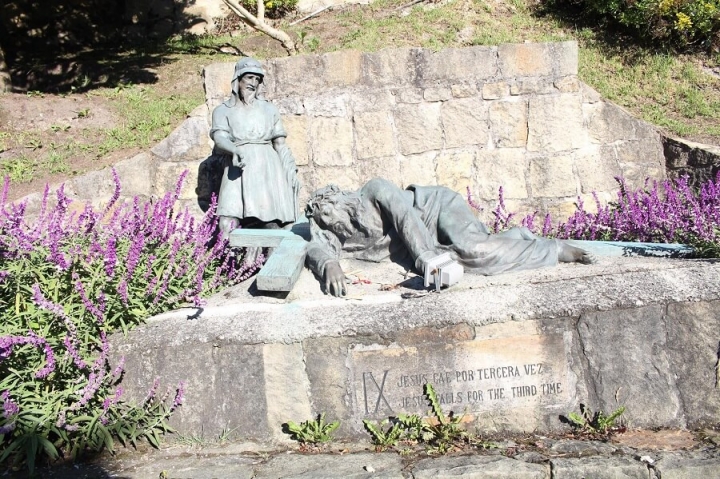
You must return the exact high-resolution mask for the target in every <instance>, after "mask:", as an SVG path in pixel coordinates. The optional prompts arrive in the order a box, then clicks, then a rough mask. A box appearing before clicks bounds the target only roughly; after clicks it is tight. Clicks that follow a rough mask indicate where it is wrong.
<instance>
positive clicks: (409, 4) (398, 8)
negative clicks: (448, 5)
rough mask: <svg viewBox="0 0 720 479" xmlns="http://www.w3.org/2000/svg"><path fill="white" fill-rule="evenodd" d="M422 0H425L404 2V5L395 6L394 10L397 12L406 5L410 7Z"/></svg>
mask: <svg viewBox="0 0 720 479" xmlns="http://www.w3.org/2000/svg"><path fill="white" fill-rule="evenodd" d="M424 1H425V0H412V2H410V3H406V4H405V5H402V6H399V7H397V8H396V9H395V11H396V12H397V11H399V10H403V9H405V8H407V7H412V6H413V5H416V4H418V3H422V2H424Z"/></svg>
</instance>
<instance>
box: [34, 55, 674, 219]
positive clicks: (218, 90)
mask: <svg viewBox="0 0 720 479" xmlns="http://www.w3.org/2000/svg"><path fill="white" fill-rule="evenodd" d="M577 61H578V51H577V44H576V43H575V42H561V43H537V44H535V43H526V44H513V45H510V44H507V45H500V46H497V47H490V46H487V47H486V46H478V47H468V48H459V49H446V50H442V51H439V52H434V51H431V50H427V49H421V48H400V49H388V50H382V51H380V52H375V53H362V52H358V51H343V52H333V53H327V54H324V55H302V56H296V57H285V58H278V59H272V60H268V61H266V62H264V66H265V68H266V72H267V75H266V77H265V83H264V94H265V96H266V97H267V98H268V99H269V100H271V101H273V103H274V104H276V105H277V106H278V108H279V109H280V111H281V113H282V115H283V121H284V123H285V127H286V130H287V131H288V143H289V145H290V148H291V149H292V151H293V153H294V155H295V158H296V160H297V164H298V167H299V172H300V177H301V181H302V183H303V189H302V191H301V198H300V200H301V204H302V202H304V201H305V200H306V199H307V198H308V196H309V194H310V193H311V192H312V191H313V190H315V189H316V188H320V187H322V186H325V185H326V184H328V183H335V184H337V185H339V186H340V187H342V188H348V189H354V188H358V187H359V186H361V185H362V184H364V183H365V182H366V181H368V180H369V179H371V178H373V177H378V176H380V177H384V178H387V179H389V180H391V181H393V182H394V183H396V184H397V185H399V186H401V187H406V186H407V185H409V184H411V183H417V184H426V185H433V184H441V185H446V186H448V187H450V188H452V189H454V190H456V191H458V192H460V193H462V194H465V192H466V189H467V188H468V187H469V188H470V190H471V191H472V192H473V194H474V195H475V199H476V200H477V201H478V202H479V203H481V204H482V203H484V204H485V207H486V208H487V209H491V208H492V207H493V206H494V204H495V200H496V199H497V193H498V188H499V187H500V186H502V187H503V189H504V196H505V199H506V204H507V205H508V208H509V209H511V210H515V211H518V212H532V211H538V212H540V213H545V212H550V213H552V214H553V215H554V216H556V217H558V216H559V217H563V218H564V217H567V215H568V214H570V213H572V212H573V211H574V208H575V206H574V204H575V202H576V200H577V197H578V196H580V197H582V198H583V199H585V200H589V199H590V195H591V193H592V192H593V191H596V192H598V193H599V196H600V199H601V200H610V199H612V198H613V196H614V192H615V191H616V189H617V184H616V182H615V180H614V177H616V176H623V177H625V178H626V180H627V181H628V183H629V184H630V185H641V184H642V182H643V181H644V179H645V178H646V177H651V178H655V179H663V178H665V161H664V157H663V145H662V141H661V137H660V135H659V133H658V132H657V131H656V130H655V129H654V128H653V127H652V126H650V125H648V124H646V123H644V122H642V121H640V120H637V119H635V118H633V117H632V116H630V115H629V114H627V113H626V112H625V111H624V110H622V109H621V108H620V107H618V106H616V105H614V104H612V103H610V102H607V101H604V100H603V99H602V98H601V97H600V95H599V94H598V93H597V92H595V91H593V90H592V89H591V88H590V87H588V86H587V85H585V84H583V83H582V82H580V81H579V80H578V78H577ZM233 66H234V64H233V63H218V64H213V65H209V66H208V67H207V68H205V71H204V77H205V90H206V104H205V105H201V106H199V107H198V108H197V109H195V110H194V111H193V112H192V113H191V114H190V116H189V118H188V119H187V120H186V121H185V122H184V123H183V124H181V125H180V126H179V127H178V128H177V129H176V130H175V131H173V132H172V133H171V134H170V136H168V137H167V138H166V139H165V140H163V141H162V142H160V143H159V144H157V145H156V146H155V147H153V148H152V149H151V150H150V151H149V152H146V153H142V154H140V155H138V156H136V157H134V158H131V159H128V160H126V161H124V162H121V163H119V164H118V165H117V166H116V167H117V169H118V171H119V173H120V176H121V179H122V183H123V197H124V198H129V197H132V196H134V195H140V196H142V197H153V196H155V197H157V196H161V195H163V194H164V193H165V192H167V191H170V190H171V189H173V188H174V185H175V182H176V179H177V177H178V176H179V175H180V173H181V172H182V171H184V170H189V172H190V174H189V177H188V181H187V182H186V184H185V187H184V188H183V190H182V192H181V196H180V199H181V202H183V203H184V204H185V205H187V206H189V207H191V208H193V209H194V211H196V212H197V213H198V214H199V213H200V212H201V211H200V208H199V207H198V195H197V193H196V188H197V187H198V173H199V171H201V173H200V185H199V188H198V190H197V191H198V192H201V193H202V192H203V191H206V190H208V189H211V188H212V187H213V186H214V184H215V183H216V181H217V175H218V172H217V170H216V169H215V168H214V165H213V164H212V163H211V162H204V160H205V159H207V158H208V156H209V154H210V152H211V149H212V142H211V141H210V139H209V137H208V131H209V115H210V112H211V111H212V109H213V108H214V107H215V106H217V105H218V104H219V103H221V102H222V101H223V99H224V98H226V97H227V96H228V95H229V90H230V78H231V76H232V72H233ZM201 164H202V168H201V167H200V165H201ZM66 189H68V190H69V191H70V192H71V193H73V194H74V195H75V196H76V197H77V198H79V199H82V200H91V201H92V202H94V203H98V204H100V203H103V202H106V201H107V200H108V199H109V198H110V195H111V193H112V176H111V173H110V171H109V170H103V171H99V172H93V173H90V174H88V175H86V176H85V177H82V178H75V179H73V180H72V181H71V182H70V184H69V185H68V187H67V188H66ZM39 201H40V195H39V194H38V195H33V196H32V197H31V198H30V203H31V206H32V204H39ZM586 204H593V202H592V201H586ZM31 210H32V208H31Z"/></svg>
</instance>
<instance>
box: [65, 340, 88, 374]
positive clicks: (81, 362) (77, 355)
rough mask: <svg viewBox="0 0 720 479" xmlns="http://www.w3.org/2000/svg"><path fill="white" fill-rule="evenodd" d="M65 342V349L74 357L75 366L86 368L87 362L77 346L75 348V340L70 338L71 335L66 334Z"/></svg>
mask: <svg viewBox="0 0 720 479" xmlns="http://www.w3.org/2000/svg"><path fill="white" fill-rule="evenodd" d="M63 344H64V345H65V349H66V350H67V352H68V354H70V357H71V358H73V362H74V363H75V366H77V367H78V368H79V369H85V368H87V367H88V366H87V363H86V362H85V361H84V360H83V359H82V358H81V357H80V353H79V352H78V350H77V348H75V345H74V344H73V340H72V339H71V338H70V336H69V335H68V336H65V339H63Z"/></svg>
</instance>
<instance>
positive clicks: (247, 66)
mask: <svg viewBox="0 0 720 479" xmlns="http://www.w3.org/2000/svg"><path fill="white" fill-rule="evenodd" d="M246 73H255V74H256V75H260V81H262V80H263V78H264V77H265V71H264V70H263V68H262V65H260V62H259V61H257V60H255V59H254V58H250V57H245V58H241V59H240V60H238V62H237V63H236V64H235V74H234V75H233V81H235V80H237V79H238V78H240V77H242V76H243V75H245V74H246Z"/></svg>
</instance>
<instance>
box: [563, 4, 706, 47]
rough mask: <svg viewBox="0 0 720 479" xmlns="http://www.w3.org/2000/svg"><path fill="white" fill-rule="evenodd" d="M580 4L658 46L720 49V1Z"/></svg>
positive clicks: (591, 12)
mask: <svg viewBox="0 0 720 479" xmlns="http://www.w3.org/2000/svg"><path fill="white" fill-rule="evenodd" d="M577 1H578V2H579V4H580V6H581V7H582V8H583V9H584V11H585V13H586V14H587V15H589V16H591V17H594V16H601V17H605V18H608V19H610V20H612V21H614V22H617V23H619V24H620V25H622V26H624V27H627V28H628V29H629V30H630V31H631V32H633V33H635V34H637V35H638V36H639V37H641V38H644V39H646V40H650V41H653V42H655V43H661V44H665V45H670V46H674V47H680V48H685V47H691V46H695V47H704V48H709V47H715V48H717V47H720V0H577ZM561 2H562V0H561ZM561 2H560V3H561Z"/></svg>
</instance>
